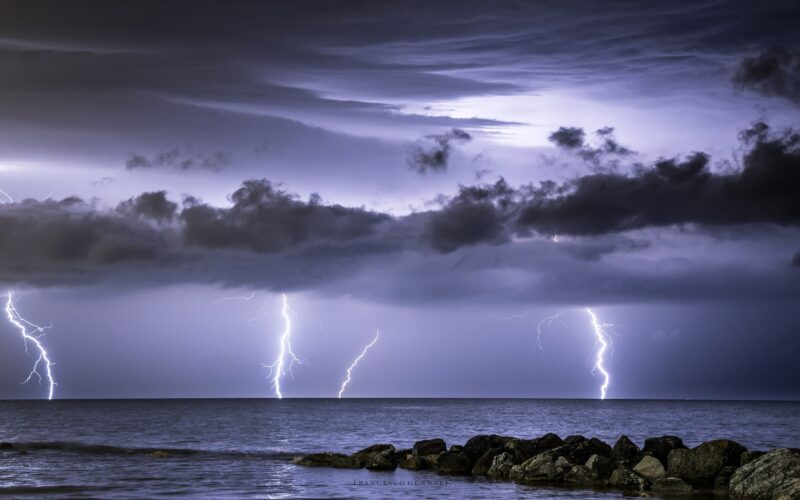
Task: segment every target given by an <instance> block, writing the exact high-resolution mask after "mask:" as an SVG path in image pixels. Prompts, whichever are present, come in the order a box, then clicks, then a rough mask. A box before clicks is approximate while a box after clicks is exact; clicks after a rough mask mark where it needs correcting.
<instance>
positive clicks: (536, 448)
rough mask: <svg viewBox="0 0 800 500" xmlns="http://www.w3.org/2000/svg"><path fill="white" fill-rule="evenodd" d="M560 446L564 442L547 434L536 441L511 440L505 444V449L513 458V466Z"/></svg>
mask: <svg viewBox="0 0 800 500" xmlns="http://www.w3.org/2000/svg"><path fill="white" fill-rule="evenodd" d="M562 445H564V441H563V440H562V439H561V438H560V437H558V435H557V434H552V433H548V434H545V435H544V436H542V437H538V438H536V439H516V438H514V439H511V440H509V441H508V442H506V445H505V449H506V451H508V452H509V453H511V454H512V455H513V456H514V463H515V464H521V463H522V462H524V461H525V460H528V459H529V458H531V457H533V456H535V455H538V454H539V453H542V452H544V451H547V450H552V449H553V448H557V447H559V446H562Z"/></svg>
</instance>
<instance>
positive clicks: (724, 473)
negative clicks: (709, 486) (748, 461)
mask: <svg viewBox="0 0 800 500" xmlns="http://www.w3.org/2000/svg"><path fill="white" fill-rule="evenodd" d="M734 472H736V467H734V466H732V465H729V466H727V467H723V468H722V469H721V470H720V471H719V472H717V477H715V478H714V489H715V490H719V491H727V490H728V483H730V482H731V476H733V473H734Z"/></svg>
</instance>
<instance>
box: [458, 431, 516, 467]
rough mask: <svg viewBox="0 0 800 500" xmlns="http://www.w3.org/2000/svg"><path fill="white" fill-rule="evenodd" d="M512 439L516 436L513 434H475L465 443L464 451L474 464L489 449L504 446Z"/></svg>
mask: <svg viewBox="0 0 800 500" xmlns="http://www.w3.org/2000/svg"><path fill="white" fill-rule="evenodd" d="M512 439H514V438H513V437H511V436H498V435H497V434H484V435H480V436H473V437H471V438H469V439H468V440H467V442H466V443H464V453H466V454H467V456H468V457H469V459H470V460H471V461H472V463H473V464H474V463H475V462H477V461H478V459H479V458H481V456H482V455H483V454H484V453H486V451H487V450H490V449H492V448H503V447H504V446H505V445H506V443H507V442H509V441H511V440H512Z"/></svg>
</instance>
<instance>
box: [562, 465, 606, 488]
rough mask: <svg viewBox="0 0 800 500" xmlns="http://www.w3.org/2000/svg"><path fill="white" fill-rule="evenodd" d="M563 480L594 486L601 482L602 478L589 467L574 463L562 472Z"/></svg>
mask: <svg viewBox="0 0 800 500" xmlns="http://www.w3.org/2000/svg"><path fill="white" fill-rule="evenodd" d="M564 482H565V483H569V484H577V485H580V486H594V485H600V484H603V480H602V479H600V477H599V476H598V475H597V473H596V472H594V471H593V470H592V469H590V468H589V467H586V466H585V465H576V466H574V467H573V468H571V469H570V470H569V471H567V473H566V474H564Z"/></svg>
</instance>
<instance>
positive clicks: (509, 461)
mask: <svg viewBox="0 0 800 500" xmlns="http://www.w3.org/2000/svg"><path fill="white" fill-rule="evenodd" d="M513 466H514V456H513V455H512V454H511V453H509V452H507V451H504V452H502V453H500V454H499V455H495V457H494V458H493V459H492V465H491V467H489V470H488V471H487V472H486V475H487V476H488V477H489V478H491V479H508V475H509V473H510V472H511V467H513Z"/></svg>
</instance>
